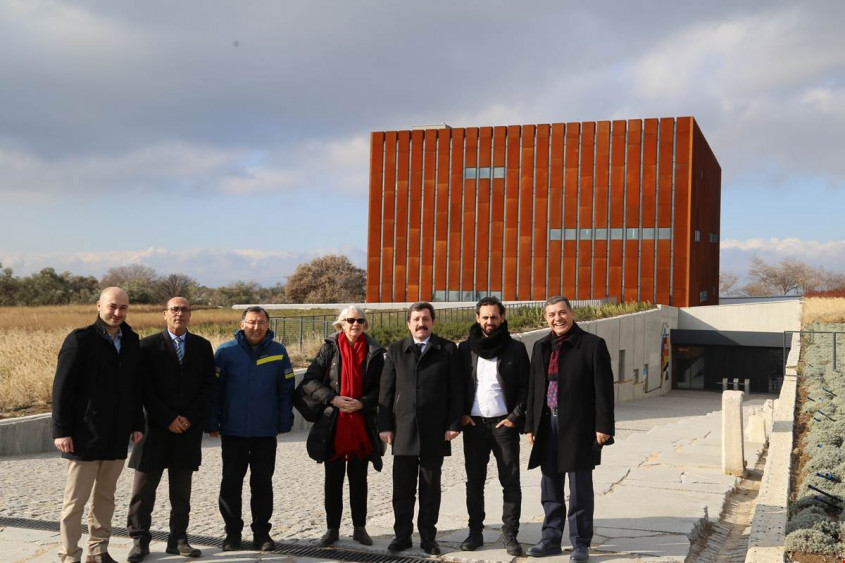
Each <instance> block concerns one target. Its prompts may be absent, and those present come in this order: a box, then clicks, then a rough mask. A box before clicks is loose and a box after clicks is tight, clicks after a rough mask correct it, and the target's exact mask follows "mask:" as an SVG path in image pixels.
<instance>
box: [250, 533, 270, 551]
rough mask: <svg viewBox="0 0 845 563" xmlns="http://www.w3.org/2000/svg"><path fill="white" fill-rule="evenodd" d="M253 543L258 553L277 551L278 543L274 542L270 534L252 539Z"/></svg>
mask: <svg viewBox="0 0 845 563" xmlns="http://www.w3.org/2000/svg"><path fill="white" fill-rule="evenodd" d="M252 543H253V544H254V545H255V549H257V550H258V551H273V550H274V549H276V542H274V541H273V539H272V538H271V537H270V535H269V534H266V535H263V536H254V537H253V538H252Z"/></svg>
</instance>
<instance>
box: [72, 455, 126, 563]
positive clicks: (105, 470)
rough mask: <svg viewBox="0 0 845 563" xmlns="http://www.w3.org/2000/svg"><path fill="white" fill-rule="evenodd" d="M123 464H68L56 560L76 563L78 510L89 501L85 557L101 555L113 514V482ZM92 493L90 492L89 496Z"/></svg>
mask: <svg viewBox="0 0 845 563" xmlns="http://www.w3.org/2000/svg"><path fill="white" fill-rule="evenodd" d="M124 461H126V460H123V459H114V460H102V461H72V460H68V467H67V483H66V484H65V500H64V505H63V506H62V518H61V522H60V523H61V526H60V531H61V536H62V549H61V550H60V551H59V558H60V559H61V560H62V561H63V562H65V563H70V562H72V561H80V560H81V559H82V548H80V547H79V539H80V538H81V537H82V510H83V509H84V508H85V503H86V502H87V501H88V499H89V497H90V499H91V507H90V508H89V509H88V555H99V554H102V553H105V552H106V551H107V550H108V547H109V537H110V536H111V517H112V515H113V514H114V491H115V488H116V487H117V478H118V477H120V472H121V471H123V463H124ZM92 489H93V492H92Z"/></svg>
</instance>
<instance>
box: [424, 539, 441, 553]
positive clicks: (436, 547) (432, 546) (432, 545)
mask: <svg viewBox="0 0 845 563" xmlns="http://www.w3.org/2000/svg"><path fill="white" fill-rule="evenodd" d="M420 547H421V548H422V550H423V551H425V552H426V553H428V554H429V555H440V544H439V543H437V540H422V541H421V542H420Z"/></svg>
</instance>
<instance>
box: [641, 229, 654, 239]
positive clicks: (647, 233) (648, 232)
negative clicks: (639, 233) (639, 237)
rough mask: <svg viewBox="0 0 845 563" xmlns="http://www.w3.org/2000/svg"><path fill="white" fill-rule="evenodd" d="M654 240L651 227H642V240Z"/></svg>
mask: <svg viewBox="0 0 845 563" xmlns="http://www.w3.org/2000/svg"><path fill="white" fill-rule="evenodd" d="M653 238H654V228H653V227H644V228H643V239H644V240H645V239H649V240H650V239H653Z"/></svg>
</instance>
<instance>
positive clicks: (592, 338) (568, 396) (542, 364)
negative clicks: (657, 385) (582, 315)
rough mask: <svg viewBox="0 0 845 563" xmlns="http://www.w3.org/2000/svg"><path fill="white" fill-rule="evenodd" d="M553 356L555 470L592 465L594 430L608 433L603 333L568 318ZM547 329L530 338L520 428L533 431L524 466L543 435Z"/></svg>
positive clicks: (609, 386) (535, 461)
mask: <svg viewBox="0 0 845 563" xmlns="http://www.w3.org/2000/svg"><path fill="white" fill-rule="evenodd" d="M569 330H570V333H571V334H570V336H569V338H567V339H566V340H564V341H563V345H562V346H561V350H560V354H559V356H558V360H559V361H558V411H559V413H558V429H559V435H558V438H559V440H558V471H560V472H568V471H578V470H585V469H593V468H594V467H595V465H596V453H595V448H596V432H601V433H603V434H610V435H611V436H612V435H613V434H614V415H613V371H612V369H611V367H610V353H609V352H608V351H607V344H605V342H604V339H602V338H599V337H598V336H596V335H594V334H590V333H588V332H584V330H582V329H581V327H579V326H578V325H577V324H573V325H572V328H571V329H569ZM551 352H552V333H551V332H550V333H549V334H548V335H547V336H545V337H543V338H541V339H540V340H538V341H537V342H536V343H534V350H533V352H532V354H531V376H530V378H529V382H528V400H527V401H526V408H525V431H526V432H532V433H533V434H534V447H533V448H532V449H531V457H530V459H529V461H528V468H529V469H531V468H534V467H537V466H539V465H540V463H541V461H542V459H543V444H544V440H545V439H546V436H544V435H543V431H542V429H543V427H542V425H541V424H540V422H541V421H542V418H543V410H544V409H545V408H546V388H547V385H546V383H547V382H546V374H547V372H548V368H549V357H550V356H551Z"/></svg>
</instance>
